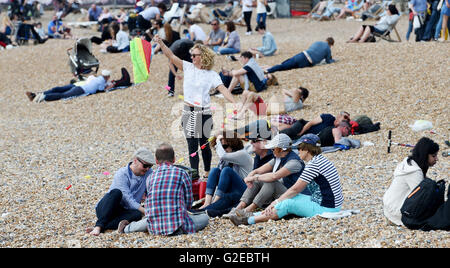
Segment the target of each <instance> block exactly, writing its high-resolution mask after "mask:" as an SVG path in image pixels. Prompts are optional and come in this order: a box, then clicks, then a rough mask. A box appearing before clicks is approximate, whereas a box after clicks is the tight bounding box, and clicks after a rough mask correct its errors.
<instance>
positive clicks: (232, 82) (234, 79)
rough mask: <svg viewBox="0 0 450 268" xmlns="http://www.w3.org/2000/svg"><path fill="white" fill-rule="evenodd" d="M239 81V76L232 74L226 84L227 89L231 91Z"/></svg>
mask: <svg viewBox="0 0 450 268" xmlns="http://www.w3.org/2000/svg"><path fill="white" fill-rule="evenodd" d="M238 82H239V77H237V76H233V78H232V79H231V82H230V85H229V86H228V91H230V92H231V91H232V90H233V89H234V88H235V87H236V86H237V84H238Z"/></svg>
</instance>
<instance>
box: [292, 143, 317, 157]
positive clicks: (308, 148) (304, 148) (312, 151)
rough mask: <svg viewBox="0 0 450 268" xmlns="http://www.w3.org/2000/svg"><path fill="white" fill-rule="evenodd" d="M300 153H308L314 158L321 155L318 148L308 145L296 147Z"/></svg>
mask: <svg viewBox="0 0 450 268" xmlns="http://www.w3.org/2000/svg"><path fill="white" fill-rule="evenodd" d="M297 149H298V150H300V151H308V152H309V153H310V154H311V155H312V156H316V155H319V154H321V153H322V149H321V148H320V146H315V145H312V144H309V143H300V144H299V145H298V147H297Z"/></svg>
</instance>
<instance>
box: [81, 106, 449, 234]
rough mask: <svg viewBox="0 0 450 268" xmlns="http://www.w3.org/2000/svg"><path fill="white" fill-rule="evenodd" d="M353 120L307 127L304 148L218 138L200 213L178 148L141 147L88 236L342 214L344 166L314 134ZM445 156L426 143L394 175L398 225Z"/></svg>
mask: <svg viewBox="0 0 450 268" xmlns="http://www.w3.org/2000/svg"><path fill="white" fill-rule="evenodd" d="M347 116H348V114H346V113H341V114H339V115H338V117H337V118H335V117H333V116H329V118H327V117H328V116H325V115H321V121H322V122H321V123H319V124H314V123H312V125H309V128H308V124H307V125H305V126H304V127H303V129H302V131H300V133H299V134H301V137H300V138H299V141H298V142H297V143H293V141H292V139H291V138H290V137H289V136H288V135H287V134H284V133H282V132H280V133H278V134H276V135H274V136H273V137H272V138H270V137H269V139H267V138H264V137H263V136H262V134H263V133H262V132H256V134H255V133H246V135H245V137H244V138H242V135H241V134H240V133H239V131H226V130H225V131H221V132H220V133H218V134H216V135H215V136H214V137H213V138H212V139H210V142H209V143H210V144H209V145H210V146H212V147H215V150H216V153H217V156H218V158H219V163H218V165H217V167H215V168H213V169H212V170H211V171H210V172H209V174H208V180H207V183H206V190H205V198H204V202H203V205H202V206H201V207H199V208H198V209H194V208H193V203H194V199H193V192H192V179H193V178H191V177H190V176H189V174H188V173H187V169H186V168H185V167H183V166H180V165H176V164H175V163H176V162H177V160H176V158H175V151H174V149H173V147H172V146H171V145H170V144H168V143H162V144H160V145H159V146H158V147H157V149H156V151H155V153H153V152H151V151H150V150H148V149H146V148H140V149H138V150H137V151H136V152H135V153H134V155H133V157H132V158H131V161H130V162H129V163H128V164H127V165H126V166H124V167H123V168H121V169H119V170H118V171H117V172H116V173H115V175H114V178H113V181H112V184H111V186H110V188H109V190H108V192H107V193H106V194H105V195H104V196H103V198H102V199H101V200H100V201H99V202H98V203H97V205H96V208H95V211H96V215H97V221H96V223H95V226H94V227H89V228H87V229H86V232H87V233H90V234H91V235H96V236H97V235H100V234H101V233H102V232H104V231H106V230H117V231H118V232H119V233H133V232H148V233H150V234H153V235H163V236H175V235H182V234H190V233H195V232H198V231H200V230H202V229H204V228H205V227H207V226H208V224H209V219H210V218H212V217H222V218H223V219H229V220H230V221H231V223H233V224H234V225H236V226H238V225H252V224H257V223H261V222H266V221H268V220H278V219H281V218H284V217H286V216H289V215H290V216H292V215H294V216H297V217H305V218H310V217H314V216H316V215H319V214H322V213H337V212H339V211H340V210H341V209H342V206H343V203H344V197H343V189H342V184H341V181H340V176H339V172H338V168H336V166H335V165H334V164H333V163H332V162H331V161H330V160H329V159H327V158H326V157H325V156H323V154H322V153H321V145H322V140H321V138H320V137H319V136H318V135H316V134H313V133H314V131H313V129H314V127H317V126H318V125H320V124H323V123H325V121H326V122H331V121H333V122H332V124H333V125H336V123H338V122H339V121H340V122H343V121H345V120H347V119H348V117H347ZM333 118H335V120H332V119H333ZM313 121H315V120H311V121H310V122H313ZM244 141H248V142H249V143H250V144H247V145H245V143H244ZM438 150H439V146H438V145H437V144H436V143H435V142H433V141H432V140H430V139H428V138H422V139H420V140H419V142H418V143H417V145H416V146H415V147H414V149H413V151H412V154H411V156H409V157H407V158H406V159H405V160H404V161H403V162H402V163H400V164H399V166H398V167H397V169H396V170H395V172H394V179H393V181H392V184H391V186H390V187H389V188H388V189H387V191H386V193H385V195H384V198H383V204H384V215H385V216H386V218H387V219H388V220H389V221H390V222H392V223H393V224H396V225H400V226H402V225H403V222H402V214H401V212H400V208H401V207H402V204H403V202H404V201H405V199H406V198H407V196H408V195H410V193H411V191H412V190H414V189H415V188H416V186H417V185H418V184H419V183H420V182H421V181H422V180H424V178H425V176H426V173H427V171H428V169H429V168H430V167H432V166H433V165H435V164H436V162H437V160H438V159H437V153H438ZM252 154H254V157H252V156H251V155H252ZM449 205H450V201H449V200H447V201H446V202H444V200H442V202H441V203H439V207H438V208H437V210H436V212H433V213H432V215H431V216H430V217H429V218H427V219H425V220H423V225H422V227H421V229H422V230H438V229H442V230H448V229H449V228H450V220H449V219H450V217H449V216H450V213H449V212H450V211H449V209H448V208H449Z"/></svg>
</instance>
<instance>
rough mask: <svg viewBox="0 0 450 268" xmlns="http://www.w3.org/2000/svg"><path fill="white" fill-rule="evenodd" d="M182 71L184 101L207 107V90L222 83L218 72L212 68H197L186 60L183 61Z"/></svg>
mask: <svg viewBox="0 0 450 268" xmlns="http://www.w3.org/2000/svg"><path fill="white" fill-rule="evenodd" d="M183 73H184V81H183V93H184V101H185V102H187V103H189V104H191V105H194V106H197V107H209V106H210V104H211V98H210V96H209V91H210V90H211V89H213V88H217V87H218V86H220V85H222V84H223V82H222V79H220V76H219V74H218V73H216V72H215V71H213V70H204V69H198V68H196V67H195V66H194V64H193V63H190V62H188V61H183Z"/></svg>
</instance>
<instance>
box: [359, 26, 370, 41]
mask: <svg viewBox="0 0 450 268" xmlns="http://www.w3.org/2000/svg"><path fill="white" fill-rule="evenodd" d="M371 34H372V33H371V32H370V27H366V30H364V34H363V36H362V37H361V39H359V42H360V43H364V42H366V40H367V38H369V36H370V35H371Z"/></svg>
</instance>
